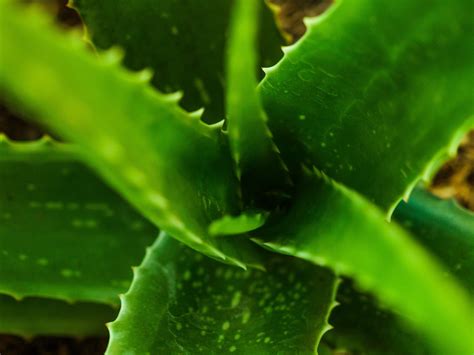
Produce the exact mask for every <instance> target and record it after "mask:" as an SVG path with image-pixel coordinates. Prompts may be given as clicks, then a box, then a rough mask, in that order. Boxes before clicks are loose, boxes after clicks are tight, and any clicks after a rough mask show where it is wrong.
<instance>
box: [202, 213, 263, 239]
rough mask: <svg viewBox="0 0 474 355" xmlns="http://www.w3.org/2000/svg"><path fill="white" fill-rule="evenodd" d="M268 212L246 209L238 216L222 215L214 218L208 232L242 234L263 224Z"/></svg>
mask: <svg viewBox="0 0 474 355" xmlns="http://www.w3.org/2000/svg"><path fill="white" fill-rule="evenodd" d="M268 215H269V214H268V212H263V211H255V212H254V211H248V212H244V213H242V214H240V215H238V216H235V217H234V216H224V217H222V218H221V219H218V220H215V221H213V222H212V223H211V225H210V226H209V234H211V235H213V236H225V235H232V234H243V233H247V232H250V231H253V230H255V229H257V228H260V227H261V226H263V225H264V224H265V222H266V220H267V218H268Z"/></svg>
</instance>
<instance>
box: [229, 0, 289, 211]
mask: <svg viewBox="0 0 474 355" xmlns="http://www.w3.org/2000/svg"><path fill="white" fill-rule="evenodd" d="M259 5H260V2H259V1H255V0H236V1H235V9H234V12H233V16H232V21H231V26H230V28H231V31H230V38H229V47H228V51H227V94H226V103H227V106H226V108H227V131H228V135H229V141H230V148H231V152H232V156H233V158H234V161H235V164H236V167H237V175H238V176H239V178H240V179H241V182H242V190H243V191H242V193H243V195H244V201H248V203H250V205H251V206H255V205H257V206H259V202H258V201H255V200H256V199H259V198H260V199H262V200H263V201H265V200H267V204H270V205H271V204H274V203H275V195H278V194H281V193H282V192H283V191H285V189H286V190H287V189H288V188H289V186H290V185H291V180H290V178H289V174H288V169H287V168H286V165H285V164H284V163H283V161H282V160H281V158H280V153H279V152H278V148H277V147H276V146H275V144H274V143H273V140H272V135H271V132H270V130H269V129H268V126H267V123H266V121H267V117H266V115H265V112H264V111H263V108H262V105H261V103H260V98H259V97H258V96H257V91H256V88H257V77H256V75H255V73H254V71H253V68H255V66H256V63H257V56H256V54H257V53H256V34H257V29H258V13H259V12H258V10H259ZM269 200H271V201H269ZM260 203H263V202H262V201H260Z"/></svg>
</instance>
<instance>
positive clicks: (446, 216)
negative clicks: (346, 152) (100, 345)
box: [323, 188, 474, 355]
mask: <svg viewBox="0 0 474 355" xmlns="http://www.w3.org/2000/svg"><path fill="white" fill-rule="evenodd" d="M394 219H395V220H396V221H398V222H400V223H401V224H402V225H403V226H405V227H406V228H407V229H408V230H410V231H411V232H412V234H413V236H414V237H415V238H416V239H417V240H418V241H419V242H420V243H422V244H423V246H425V247H427V248H428V249H429V250H430V251H432V252H434V253H435V254H436V256H437V257H438V258H439V259H440V261H441V262H442V263H443V264H444V265H446V266H447V267H448V270H449V272H450V274H451V275H454V276H456V277H457V278H458V280H460V281H461V282H462V283H463V284H464V286H465V287H466V288H467V289H468V290H471V293H472V287H473V284H474V282H473V279H472V270H474V266H473V262H474V255H473V254H472V251H473V249H474V248H473V246H472V243H473V242H474V234H473V232H474V218H473V216H472V213H470V212H469V211H467V210H465V209H463V208H461V207H460V206H459V205H457V204H456V203H455V202H454V201H443V200H440V199H438V198H436V197H434V196H433V195H431V194H429V193H428V192H427V191H424V190H422V189H420V188H418V189H416V190H415V191H414V193H413V194H412V196H411V197H410V201H409V203H402V204H400V205H399V206H398V207H397V209H396V210H395V213H394ZM337 300H338V301H339V303H340V305H339V306H338V307H336V308H335V309H334V311H333V312H332V313H331V318H330V323H331V324H332V325H333V326H334V329H333V330H332V331H331V332H328V333H327V334H326V335H325V337H324V339H323V340H324V341H325V342H326V343H328V344H330V346H331V347H332V348H336V349H339V350H343V349H346V350H347V351H349V352H354V353H357V354H384V355H386V354H393V355H398V354H432V353H433V352H436V350H435V349H431V348H430V347H429V342H427V341H426V339H424V338H423V337H421V336H419V335H418V334H415V333H414V332H413V331H412V330H411V329H409V328H408V327H406V326H405V324H403V322H402V321H403V320H404V319H403V318H401V317H396V315H395V314H394V313H393V312H390V311H389V310H388V309H386V308H385V307H381V306H380V305H378V304H377V302H376V301H375V300H374V299H373V297H371V296H369V295H367V294H363V293H360V292H357V291H356V290H355V289H354V288H353V287H352V286H351V284H350V283H349V282H345V283H343V284H342V285H341V286H340V287H339V291H338V295H337ZM405 322H406V320H405Z"/></svg>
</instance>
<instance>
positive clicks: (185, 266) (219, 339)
mask: <svg viewBox="0 0 474 355" xmlns="http://www.w3.org/2000/svg"><path fill="white" fill-rule="evenodd" d="M266 266H267V270H268V272H263V271H255V270H247V271H244V270H239V269H236V268H234V267H231V266H226V265H223V264H218V263H216V262H215V261H212V260H210V259H208V258H205V257H203V256H202V255H200V254H197V253H195V252H193V251H192V250H190V249H189V248H186V247H184V246H182V245H180V244H179V243H178V242H176V241H174V240H173V239H172V238H169V237H167V236H166V235H163V236H161V237H160V238H159V239H158V240H157V242H156V243H155V244H154V245H153V246H152V248H151V249H150V250H149V251H148V253H147V256H146V257H145V259H144V261H143V263H142V265H141V266H140V267H139V268H138V269H137V270H136V271H135V277H134V281H133V283H132V287H131V288H130V290H129V292H128V293H127V294H126V295H125V296H124V297H123V298H122V308H121V310H120V314H119V317H118V318H117V320H116V321H115V322H113V323H112V324H111V326H110V331H111V338H110V339H111V340H110V343H109V347H108V349H107V354H145V353H150V354H157V353H164V354H165V353H166V354H176V353H180V354H196V353H201V352H202V353H205V354H211V353H232V352H235V353H236V354H271V353H275V352H278V353H298V354H313V353H314V351H315V349H316V348H317V344H318V342H319V340H320V338H321V336H322V334H323V333H324V332H325V331H326V330H327V329H328V328H329V326H328V325H327V321H326V320H327V317H328V313H329V311H330V309H331V308H332V307H333V305H334V304H333V298H334V296H335V295H334V293H335V288H336V278H335V276H334V274H333V273H332V272H331V271H329V270H327V269H323V268H320V267H316V266H313V265H311V264H309V263H306V262H304V261H301V260H297V259H294V258H286V257H281V256H277V255H276V256H275V255H274V256H269V257H268V259H267V264H266Z"/></svg>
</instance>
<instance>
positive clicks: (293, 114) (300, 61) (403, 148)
mask: <svg viewBox="0 0 474 355" xmlns="http://www.w3.org/2000/svg"><path fill="white" fill-rule="evenodd" d="M468 7H469V3H468V1H454V2H450V3H449V4H447V3H446V2H445V1H442V0H436V1H389V0H386V1H371V0H362V1H359V0H341V1H337V2H335V4H333V5H332V8H330V9H329V10H328V11H327V12H326V13H325V14H324V15H322V16H321V17H317V18H315V19H313V20H308V21H307V26H308V31H307V33H306V34H305V36H304V37H303V38H302V39H301V40H300V41H299V42H297V43H296V44H295V45H294V46H292V47H288V48H286V49H285V52H286V54H285V56H284V58H283V59H282V60H281V61H280V62H279V63H278V64H277V65H276V66H275V67H273V68H270V69H268V71H267V76H266V77H265V79H264V80H263V82H262V83H261V86H260V91H261V96H262V99H263V103H264V107H265V110H266V112H267V114H268V116H269V126H270V129H271V130H272V132H273V133H274V136H275V141H276V143H277V145H278V146H279V147H280V149H281V151H282V155H283V157H284V158H285V161H286V163H287V164H289V165H290V168H292V169H293V171H295V172H296V173H297V172H299V171H300V164H301V163H302V162H304V163H305V164H307V165H309V164H314V165H315V166H316V167H318V169H320V170H322V171H324V172H325V173H326V174H327V175H329V176H330V177H332V178H333V179H335V180H336V181H339V182H341V183H344V184H346V185H348V186H350V187H352V188H354V189H355V190H357V191H358V192H360V193H362V194H363V195H365V196H366V197H368V198H369V199H370V200H371V201H373V202H375V203H376V204H378V205H379V206H381V207H382V208H384V209H385V210H388V211H389V214H390V213H391V211H392V210H393V209H394V207H395V206H396V204H397V202H398V201H399V200H400V199H401V198H402V197H403V196H406V195H408V194H409V192H410V191H411V189H412V188H413V187H414V186H415V183H416V181H417V180H418V179H419V178H420V177H422V176H428V175H429V174H430V173H431V172H432V170H433V168H434V167H435V166H436V165H437V164H438V163H439V161H440V159H441V160H442V158H444V157H445V155H446V154H454V153H455V151H456V146H457V143H458V142H459V140H460V138H461V137H462V136H463V134H464V133H465V132H466V131H467V129H469V128H470V127H473V126H474V115H473V114H474V107H473V104H472V102H473V101H472V95H471V92H472V88H471V83H472V82H473V81H474V66H473V65H472V63H473V62H474V51H473V50H472V35H473V26H472V19H471V14H470V13H469V11H466V9H467V8H468Z"/></svg>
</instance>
